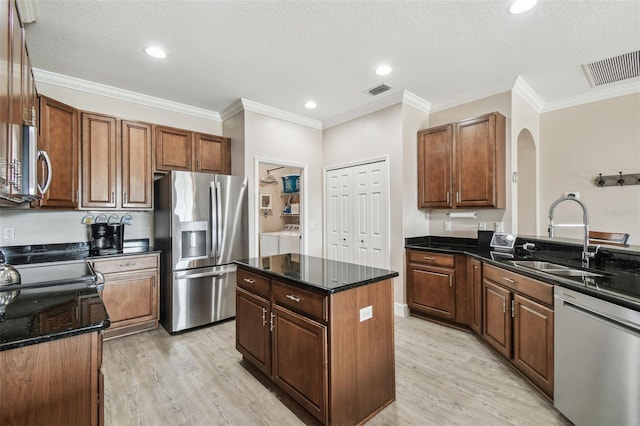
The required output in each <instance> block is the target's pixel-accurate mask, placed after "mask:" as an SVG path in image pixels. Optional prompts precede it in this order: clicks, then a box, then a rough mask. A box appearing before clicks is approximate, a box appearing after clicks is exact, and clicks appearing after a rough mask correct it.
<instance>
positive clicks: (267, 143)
mask: <svg viewBox="0 0 640 426" xmlns="http://www.w3.org/2000/svg"><path fill="white" fill-rule="evenodd" d="M244 153H245V155H244V171H245V173H244V175H245V176H247V177H248V179H249V194H250V195H249V212H250V214H249V233H250V234H249V235H251V238H250V240H249V253H250V254H251V256H257V255H258V241H257V237H256V235H257V227H258V224H257V223H256V215H255V214H254V212H255V211H256V209H257V207H258V206H256V194H258V193H259V192H260V188H259V185H257V180H258V179H259V178H260V176H255V161H256V158H260V159H262V160H265V161H267V160H272V161H273V162H274V163H295V164H305V165H307V171H306V174H305V175H304V177H303V178H304V179H305V180H306V182H307V185H308V186H307V189H308V190H307V191H306V192H305V193H304V197H306V207H307V210H304V211H302V212H301V213H302V217H303V221H304V222H306V223H307V225H308V232H304V235H305V238H306V241H307V247H308V251H307V253H306V254H308V255H310V256H322V158H323V153H322V131H321V130H319V129H312V128H310V127H306V126H302V125H299V124H294V123H290V122H288V121H284V120H280V119H277V118H273V117H268V116H266V115H262V114H259V113H255V112H251V111H245V112H244ZM302 203H303V205H302V206H300V207H301V209H303V208H304V207H305V205H304V203H305V201H304V200H303V201H302ZM301 225H304V224H301Z"/></svg>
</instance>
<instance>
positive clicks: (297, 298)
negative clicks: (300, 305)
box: [287, 294, 300, 302]
mask: <svg viewBox="0 0 640 426" xmlns="http://www.w3.org/2000/svg"><path fill="white" fill-rule="evenodd" d="M287 299H291V300H293V301H294V302H300V298H299V297H296V296H294V295H292V294H287Z"/></svg>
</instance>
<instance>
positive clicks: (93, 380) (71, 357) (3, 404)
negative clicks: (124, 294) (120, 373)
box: [0, 281, 110, 426]
mask: <svg viewBox="0 0 640 426" xmlns="http://www.w3.org/2000/svg"><path fill="white" fill-rule="evenodd" d="M91 284H92V282H89V281H87V282H85V283H77V284H69V285H64V284H60V285H51V286H43V287H34V286H33V285H31V286H30V285H17V286H15V287H14V286H10V287H11V288H9V286H5V287H2V288H0V302H1V305H0V371H2V374H1V375H0V424H3V425H5V424H7V425H13V424H15V425H22V424H25V425H26V424H30V425H31V424H33V425H40V424H46V425H61V426H62V425H65V426H67V425H78V426H81V425H82V426H84V425H98V424H102V417H103V408H102V407H103V406H102V404H103V399H104V398H103V397H102V386H103V385H102V383H103V379H102V372H101V371H100V368H101V365H102V330H104V329H105V328H107V327H109V324H110V322H109V317H108V315H107V312H106V310H105V307H104V305H103V303H102V300H101V298H100V295H99V294H98V291H97V290H96V289H95V288H93V287H92V286H91Z"/></svg>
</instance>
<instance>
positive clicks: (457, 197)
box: [456, 191, 460, 203]
mask: <svg viewBox="0 0 640 426" xmlns="http://www.w3.org/2000/svg"><path fill="white" fill-rule="evenodd" d="M459 202H460V193H459V192H458V191H456V203H459Z"/></svg>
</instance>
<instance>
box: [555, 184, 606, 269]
mask: <svg viewBox="0 0 640 426" xmlns="http://www.w3.org/2000/svg"><path fill="white" fill-rule="evenodd" d="M564 201H575V202H576V203H578V204H579V205H580V207H582V223H581V224H580V223H553V212H554V211H555V209H556V207H557V206H558V204H560V203H562V202H564ZM558 226H580V227H582V228H584V241H583V247H582V266H584V267H585V268H588V267H589V259H591V258H593V257H595V255H596V253H598V249H600V246H599V245H598V246H595V250H594V251H589V211H588V209H587V206H586V205H585V204H584V203H583V202H582V201H580V200H579V199H577V198H576V197H575V196H574V195H569V196H566V197H560V198H558V199H557V200H555V201H554V202H553V203H551V206H549V237H550V238H553V237H554V233H555V232H554V231H555V228H556V227H558Z"/></svg>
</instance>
